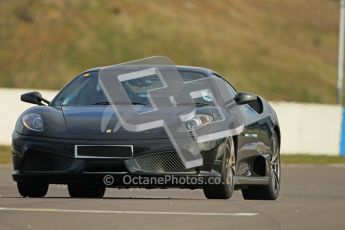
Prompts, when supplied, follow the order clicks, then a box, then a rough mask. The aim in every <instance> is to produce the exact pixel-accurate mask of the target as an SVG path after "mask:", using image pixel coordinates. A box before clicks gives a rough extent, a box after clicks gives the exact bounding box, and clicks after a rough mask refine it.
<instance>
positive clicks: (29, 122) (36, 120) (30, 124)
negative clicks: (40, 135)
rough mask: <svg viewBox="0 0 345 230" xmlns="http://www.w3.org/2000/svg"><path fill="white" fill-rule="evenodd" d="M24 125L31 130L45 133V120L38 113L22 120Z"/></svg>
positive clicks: (28, 115) (25, 116) (26, 116)
mask: <svg viewBox="0 0 345 230" xmlns="http://www.w3.org/2000/svg"><path fill="white" fill-rule="evenodd" d="M22 122H23V125H24V126H25V127H26V128H27V129H30V130H33V131H36V132H43V120H42V117H41V115H39V114H37V113H30V114H26V115H24V116H23V118H22Z"/></svg>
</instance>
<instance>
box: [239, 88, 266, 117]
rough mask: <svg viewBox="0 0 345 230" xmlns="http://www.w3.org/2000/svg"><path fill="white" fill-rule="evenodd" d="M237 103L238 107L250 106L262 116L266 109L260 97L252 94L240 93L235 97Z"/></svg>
mask: <svg viewBox="0 0 345 230" xmlns="http://www.w3.org/2000/svg"><path fill="white" fill-rule="evenodd" d="M235 102H236V104H237V105H245V104H248V105H249V106H250V107H252V108H253V109H254V110H255V111H256V112H257V113H258V114H261V113H262V112H263V109H264V107H263V104H262V101H261V99H260V97H258V96H256V95H254V94H251V93H244V92H239V93H238V94H236V96H235Z"/></svg>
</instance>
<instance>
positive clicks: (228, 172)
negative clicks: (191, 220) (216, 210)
mask: <svg viewBox="0 0 345 230" xmlns="http://www.w3.org/2000/svg"><path fill="white" fill-rule="evenodd" d="M235 167H236V156H235V145H234V141H233V139H232V138H231V137H229V138H228V139H227V141H226V152H225V154H224V158H223V162H222V177H221V184H217V185H207V186H204V187H203V190H204V194H205V196H206V198H207V199H229V198H230V197H231V196H232V194H233V192H234V174H235Z"/></svg>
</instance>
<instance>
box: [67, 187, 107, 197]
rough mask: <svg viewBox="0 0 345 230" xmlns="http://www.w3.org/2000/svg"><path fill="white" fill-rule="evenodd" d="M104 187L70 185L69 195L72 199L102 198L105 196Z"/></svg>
mask: <svg viewBox="0 0 345 230" xmlns="http://www.w3.org/2000/svg"><path fill="white" fill-rule="evenodd" d="M105 189H106V188H105V186H104V185H89V184H69V185H68V193H69V195H70V197H72V198H102V197H103V196H104V194H105Z"/></svg>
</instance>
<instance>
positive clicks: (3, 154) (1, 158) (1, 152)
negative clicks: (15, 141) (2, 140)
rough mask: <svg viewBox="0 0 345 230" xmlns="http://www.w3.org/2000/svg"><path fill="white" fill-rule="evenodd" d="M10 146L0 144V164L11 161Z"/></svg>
mask: <svg viewBox="0 0 345 230" xmlns="http://www.w3.org/2000/svg"><path fill="white" fill-rule="evenodd" d="M11 160H12V158H11V147H10V146H4V145H0V164H8V163H11Z"/></svg>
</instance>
